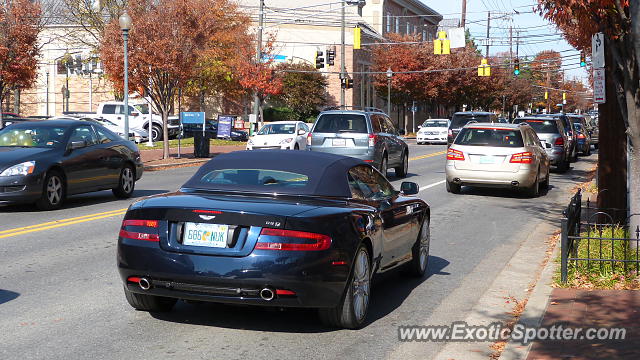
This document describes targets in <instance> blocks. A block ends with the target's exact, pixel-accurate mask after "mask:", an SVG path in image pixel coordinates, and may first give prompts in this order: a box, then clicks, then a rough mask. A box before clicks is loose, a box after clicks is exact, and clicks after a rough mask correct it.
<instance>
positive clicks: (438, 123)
mask: <svg viewBox="0 0 640 360" xmlns="http://www.w3.org/2000/svg"><path fill="white" fill-rule="evenodd" d="M418 128H419V130H418V133H417V134H416V143H417V144H418V145H420V144H429V143H443V144H446V143H447V133H448V130H449V119H429V120H426V121H425V122H424V123H422V125H420V126H418Z"/></svg>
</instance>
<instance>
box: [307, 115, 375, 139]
mask: <svg viewBox="0 0 640 360" xmlns="http://www.w3.org/2000/svg"><path fill="white" fill-rule="evenodd" d="M313 132H317V133H339V132H351V133H362V134H366V133H367V132H369V130H368V129H367V120H366V118H365V117H364V115H359V114H323V115H320V118H318V121H317V122H316V127H315V128H314V129H313Z"/></svg>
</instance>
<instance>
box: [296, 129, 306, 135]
mask: <svg viewBox="0 0 640 360" xmlns="http://www.w3.org/2000/svg"><path fill="white" fill-rule="evenodd" d="M306 133H307V132H306V131H304V129H299V130H298V135H304V134H306Z"/></svg>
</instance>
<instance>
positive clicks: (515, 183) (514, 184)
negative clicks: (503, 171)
mask: <svg viewBox="0 0 640 360" xmlns="http://www.w3.org/2000/svg"><path fill="white" fill-rule="evenodd" d="M519 185H520V183H519V182H517V181H512V182H511V186H515V187H517V186H519Z"/></svg>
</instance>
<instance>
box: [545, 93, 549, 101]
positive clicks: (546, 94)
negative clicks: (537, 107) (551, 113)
mask: <svg viewBox="0 0 640 360" xmlns="http://www.w3.org/2000/svg"><path fill="white" fill-rule="evenodd" d="M548 98H549V92H548V91H545V92H544V99H545V100H547V99H548Z"/></svg>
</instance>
